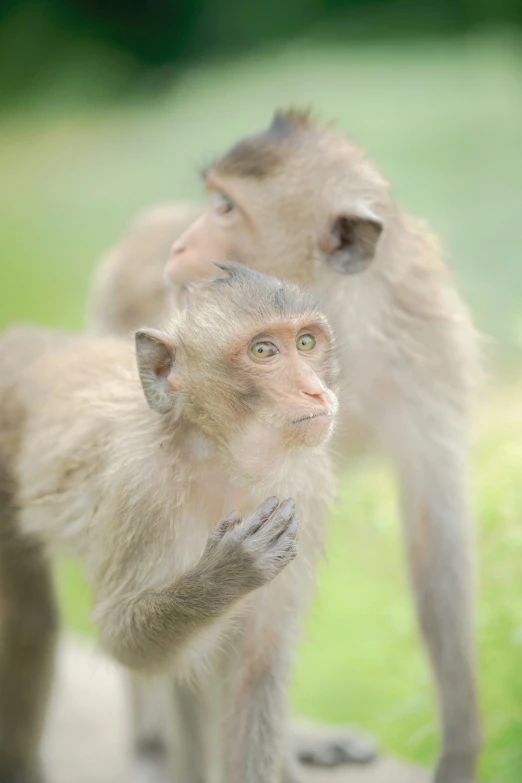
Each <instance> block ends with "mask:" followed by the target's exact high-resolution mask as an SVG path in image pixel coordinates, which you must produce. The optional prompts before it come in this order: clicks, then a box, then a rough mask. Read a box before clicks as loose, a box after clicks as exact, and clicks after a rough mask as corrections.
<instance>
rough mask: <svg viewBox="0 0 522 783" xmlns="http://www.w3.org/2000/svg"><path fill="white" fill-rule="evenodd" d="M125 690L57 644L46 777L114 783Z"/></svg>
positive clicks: (120, 768) (395, 766)
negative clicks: (56, 663)
mask: <svg viewBox="0 0 522 783" xmlns="http://www.w3.org/2000/svg"><path fill="white" fill-rule="evenodd" d="M127 738H128V722H127V710H126V702H125V691H124V688H123V683H122V681H121V678H120V676H119V674H118V670H117V669H116V667H115V666H113V665H112V664H111V662H110V661H108V660H106V659H105V658H103V657H102V656H100V655H99V654H98V653H96V652H94V651H93V650H92V649H90V648H86V647H84V646H82V645H80V644H77V643H75V642H71V641H69V642H67V643H64V644H63V646H62V648H61V650H60V657H59V666H58V678H57V686H56V690H55V694H54V700H53V704H52V707H51V715H50V720H49V725H48V731H47V736H46V739H45V745H44V755H45V761H46V764H47V769H48V775H49V781H50V783H119V781H121V780H122V779H123V777H124V773H125V769H126V759H127V754H128V745H127ZM428 779H429V776H428V775H427V773H426V772H425V771H423V770H419V769H416V768H414V767H411V766H407V765H404V764H402V763H400V762H398V761H394V760H391V759H385V760H383V761H381V762H378V763H376V764H372V765H370V766H368V767H362V768H357V767H345V768H343V769H340V770H336V771H332V772H313V773H309V777H308V778H307V780H309V781H310V783H428Z"/></svg>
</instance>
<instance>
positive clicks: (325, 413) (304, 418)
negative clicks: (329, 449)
mask: <svg viewBox="0 0 522 783" xmlns="http://www.w3.org/2000/svg"><path fill="white" fill-rule="evenodd" d="M329 415H330V414H329V413H328V411H322V412H321V413H310V414H308V415H306V416H299V418H298V419H294V420H293V422H292V424H301V422H303V421H311V420H312V419H318V418H319V417H320V416H329Z"/></svg>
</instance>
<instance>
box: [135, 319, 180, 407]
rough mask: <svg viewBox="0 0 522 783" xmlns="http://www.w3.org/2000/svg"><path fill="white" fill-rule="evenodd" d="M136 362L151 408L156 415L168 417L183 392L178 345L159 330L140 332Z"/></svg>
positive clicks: (143, 330) (137, 337)
mask: <svg viewBox="0 0 522 783" xmlns="http://www.w3.org/2000/svg"><path fill="white" fill-rule="evenodd" d="M136 360H137V364H138V372H139V375H140V380H141V385H142V386H143V391H144V392H145V398H146V400H147V402H148V404H149V406H150V407H151V408H152V410H153V411H156V413H168V412H169V411H170V410H172V408H173V406H174V402H175V399H176V393H177V392H179V391H181V389H182V382H181V380H182V379H181V372H180V369H179V367H177V366H176V363H175V362H176V346H175V345H174V342H173V341H172V339H171V338H170V337H169V336H168V335H166V334H164V333H163V332H159V331H157V330H156V329H140V330H139V331H138V332H136Z"/></svg>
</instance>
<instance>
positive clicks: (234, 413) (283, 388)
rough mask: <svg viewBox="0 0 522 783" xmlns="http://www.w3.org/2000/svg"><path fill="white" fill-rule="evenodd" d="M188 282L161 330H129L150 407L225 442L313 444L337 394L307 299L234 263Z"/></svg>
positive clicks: (323, 325) (327, 429)
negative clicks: (248, 438) (182, 300)
mask: <svg viewBox="0 0 522 783" xmlns="http://www.w3.org/2000/svg"><path fill="white" fill-rule="evenodd" d="M219 269H220V270H221V272H220V274H219V276H218V277H217V279H215V280H213V281H211V282H207V283H200V284H196V285H193V286H191V287H190V288H189V289H188V291H187V304H186V307H185V309H184V310H183V311H182V312H180V313H179V314H178V315H177V316H176V318H175V319H174V320H173V321H172V322H171V324H169V326H168V327H167V328H166V330H165V332H159V331H155V330H152V329H142V330H140V331H139V332H137V334H136V352H137V361H138V370H139V374H140V378H141V382H142V385H143V389H144V391H145V396H146V398H147V402H148V404H149V405H150V407H151V408H152V409H153V410H155V411H157V412H158V413H162V414H170V415H173V416H174V417H175V418H178V419H179V418H180V417H182V418H184V419H186V420H187V421H189V422H190V423H192V424H193V425H195V426H197V427H198V428H199V429H200V430H201V431H203V432H204V433H205V434H206V435H208V436H210V437H212V438H214V439H216V440H218V441H220V442H221V443H225V444H231V443H232V442H234V441H236V440H237V438H238V436H239V435H240V434H242V433H248V432H253V431H254V430H255V431H256V432H257V434H258V435H259V432H260V430H263V431H264V433H265V434H266V437H267V438H268V439H270V438H275V439H278V442H279V445H283V446H288V447H289V448H292V447H295V446H303V445H305V446H315V445H319V444H320V443H322V442H323V441H325V440H326V438H327V437H328V436H329V435H330V433H331V430H332V427H333V421H334V418H335V414H336V412H337V407H338V405H337V398H336V396H335V394H334V392H333V391H332V388H331V387H332V384H333V383H334V381H335V376H336V367H335V361H334V356H333V342H332V334H331V331H330V327H329V325H328V322H327V320H326V318H325V317H324V315H322V313H321V312H320V311H319V309H318V306H317V302H316V301H315V299H314V297H313V296H312V295H311V294H309V293H307V292H303V291H301V290H300V289H299V288H298V287H297V286H295V285H291V284H289V283H285V282H283V281H281V280H279V279H277V278H275V277H267V276H265V275H262V274H260V273H258V272H255V271H253V270H251V269H248V268H246V267H243V266H240V265H238V264H225V265H221V266H220V267H219Z"/></svg>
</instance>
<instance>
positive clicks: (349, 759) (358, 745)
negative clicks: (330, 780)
mask: <svg viewBox="0 0 522 783" xmlns="http://www.w3.org/2000/svg"><path fill="white" fill-rule="evenodd" d="M290 739H291V742H292V746H293V751H294V754H295V755H296V757H297V758H298V759H299V761H300V762H301V763H303V764H310V765H312V766H315V767H337V766H340V765H341V764H368V763H369V762H371V761H374V760H375V759H376V758H377V747H376V743H375V742H374V741H373V740H372V739H371V738H370V737H367V736H365V735H364V734H362V733H360V732H358V731H356V730H354V729H351V728H345V727H337V726H325V725H322V724H319V723H317V724H316V723H308V722H305V721H297V722H296V723H294V724H293V725H292V730H291V737H290Z"/></svg>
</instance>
